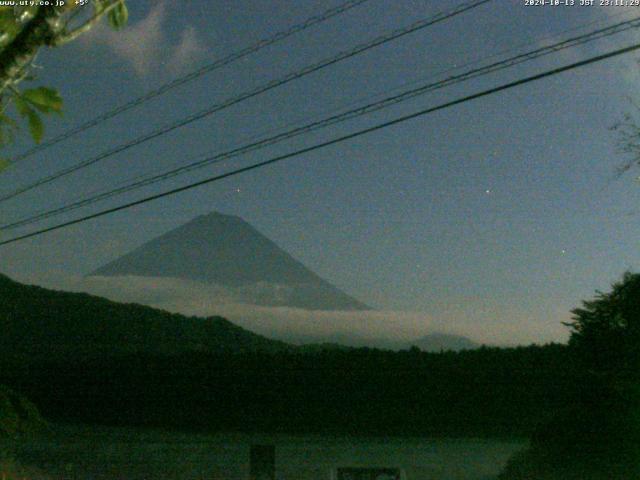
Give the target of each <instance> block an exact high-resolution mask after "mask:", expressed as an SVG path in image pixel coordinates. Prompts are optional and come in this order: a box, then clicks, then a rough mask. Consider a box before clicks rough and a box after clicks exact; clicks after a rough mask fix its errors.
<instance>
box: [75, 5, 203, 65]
mask: <svg viewBox="0 0 640 480" xmlns="http://www.w3.org/2000/svg"><path fill="white" fill-rule="evenodd" d="M167 10H168V9H167V3H166V2H164V1H163V2H159V3H157V4H156V5H155V6H154V7H153V8H152V9H151V11H150V12H149V13H148V15H147V16H146V17H145V18H143V19H142V20H140V21H138V22H137V23H134V24H129V25H128V26H127V27H126V28H124V29H122V30H120V31H117V32H116V31H113V30H111V29H109V28H108V27H107V26H106V25H100V26H99V27H97V28H96V29H95V31H93V32H91V33H90V34H89V35H87V36H86V37H85V38H86V39H87V40H86V41H88V42H91V41H92V42H96V43H99V44H102V45H104V46H106V47H107V48H109V49H111V50H112V51H113V52H114V53H115V54H116V55H117V56H118V57H120V58H121V59H122V60H124V61H125V62H126V63H128V64H129V65H130V66H131V67H132V68H133V69H134V71H135V72H136V73H137V74H138V75H139V76H146V75H149V74H150V73H152V72H154V71H155V70H156V69H157V68H159V67H162V68H164V69H166V70H167V71H168V72H169V73H172V74H178V73H181V72H182V71H184V70H185V69H187V68H189V67H190V66H192V65H193V64H194V63H196V62H198V61H199V60H200V59H201V58H202V56H203V55H204V53H205V52H206V47H205V46H204V45H203V44H202V43H201V41H200V38H199V36H198V33H197V31H196V29H195V28H193V27H187V28H186V29H184V30H183V31H182V32H181V34H180V40H179V42H178V43H177V44H176V45H172V41H171V40H170V39H169V38H168V36H167V30H166V28H165V26H166V24H167V23H168V22H169V21H170V18H168V13H167Z"/></svg>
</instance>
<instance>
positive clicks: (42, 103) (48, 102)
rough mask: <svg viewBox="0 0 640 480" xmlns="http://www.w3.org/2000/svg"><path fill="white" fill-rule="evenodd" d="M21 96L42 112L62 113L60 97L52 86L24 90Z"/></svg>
mask: <svg viewBox="0 0 640 480" xmlns="http://www.w3.org/2000/svg"><path fill="white" fill-rule="evenodd" d="M22 98H23V99H24V100H26V101H27V102H29V103H30V104H31V105H33V106H34V107H36V108H37V109H38V110H40V111H41V112H42V113H51V112H56V113H62V98H61V97H60V94H59V93H58V92H57V91H56V90H54V89H52V88H47V87H39V88H32V89H30V90H25V91H24V92H23V93H22Z"/></svg>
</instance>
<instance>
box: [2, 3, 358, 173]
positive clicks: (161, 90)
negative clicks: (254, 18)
mask: <svg viewBox="0 0 640 480" xmlns="http://www.w3.org/2000/svg"><path fill="white" fill-rule="evenodd" d="M368 1H370V0H349V1H348V2H345V3H343V4H341V5H338V6H336V7H333V8H330V9H329V10H326V11H324V12H322V13H320V14H318V15H314V16H312V17H309V18H307V19H306V20H304V21H303V22H301V23H298V24H295V25H292V26H291V27H289V28H288V29H286V30H283V31H280V32H277V33H275V34H274V35H272V36H270V37H266V38H263V39H261V40H259V41H258V42H256V43H254V44H253V45H250V46H248V47H246V48H243V49H242V50H239V51H237V52H233V53H231V54H229V55H227V56H226V57H223V58H221V59H219V60H216V61H214V62H212V63H209V64H207V65H203V66H202V67H200V68H198V69H197V70H194V71H192V72H190V73H188V74H186V75H184V76H182V77H178V78H176V79H174V80H172V81H170V82H168V83H165V84H164V85H161V86H160V87H158V88H156V89H154V90H150V91H148V92H147V93H145V94H144V95H142V96H140V97H138V98H135V99H133V100H130V101H129V102H127V103H124V104H122V105H120V106H118V107H116V108H114V109H112V110H109V111H107V112H104V113H103V114H101V115H98V116H97V117H94V118H92V119H91V120H88V121H87V122H85V123H82V124H80V125H77V126H76V127H73V128H71V129H69V130H67V131H65V132H63V133H61V134H60V135H57V136H55V137H53V138H51V139H49V140H46V141H44V142H42V143H41V144H39V145H36V146H34V147H32V148H30V149H28V150H27V151H25V152H23V153H21V154H19V155H16V156H15V157H13V158H12V159H11V163H15V162H18V161H20V160H24V159H25V158H27V157H30V156H32V155H34V154H35V153H38V152H41V151H42V150H45V149H47V148H49V147H51V146H53V145H56V144H57V143H60V142H62V141H63V140H66V139H68V138H70V137H73V136H74V135H77V134H79V133H81V132H84V131H85V130H88V129H90V128H93V127H95V126H96V125H99V124H100V123H103V122H105V121H107V120H109V119H111V118H113V117H115V116H117V115H120V114H121V113H124V112H126V111H129V110H131V109H132V108H135V107H137V106H139V105H141V104H143V103H146V102H148V101H149V100H151V99H153V98H156V97H159V96H161V95H164V94H165V93H167V92H168V91H170V90H173V89H174V88H177V87H179V86H181V85H184V84H186V83H189V82H191V81H193V80H195V79H197V78H199V77H202V76H203V75H206V74H208V73H210V72H213V71H214V70H217V69H219V68H222V67H225V66H227V65H230V64H232V63H234V62H236V61H238V60H241V59H243V58H244V57H246V56H248V55H250V54H252V53H256V52H258V51H260V50H262V49H263V48H266V47H268V46H270V45H274V44H275V43H278V42H280V41H282V40H285V39H286V38H289V37H291V36H292V35H295V34H297V33H300V32H302V31H304V30H306V29H308V28H310V27H312V26H314V25H317V24H319V23H322V22H324V21H326V20H329V19H331V18H333V17H335V16H337V15H340V14H341V13H344V12H347V11H348V10H351V9H352V8H354V7H357V6H359V5H361V4H363V3H366V2H368Z"/></svg>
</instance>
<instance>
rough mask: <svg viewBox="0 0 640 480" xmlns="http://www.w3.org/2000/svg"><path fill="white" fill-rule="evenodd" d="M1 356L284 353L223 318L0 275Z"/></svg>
mask: <svg viewBox="0 0 640 480" xmlns="http://www.w3.org/2000/svg"><path fill="white" fill-rule="evenodd" d="M0 332H2V334H1V335H0V355H2V356H4V357H5V358H7V356H13V355H17V356H30V357H34V356H44V357H47V356H67V355H73V356H76V355H87V356H93V355H113V354H124V353H139V352H144V353H154V354H173V353H179V352H184V351H200V352H208V353H217V352H249V351H280V350H286V349H288V348H289V346H288V345H287V344H285V343H284V342H278V341H275V340H269V339H267V338H265V337H262V336H260V335H257V334H254V333H251V332H249V331H247V330H244V329H243V328H240V327H238V326H236V325H234V324H232V323H231V322H229V321H228V320H225V319H224V318H221V317H209V318H197V317H185V316H183V315H179V314H172V313H168V312H165V311H162V310H158V309H154V308H151V307H146V306H142V305H136V304H122V303H116V302H112V301H110V300H106V299H104V298H100V297H95V296H92V295H87V294H84V293H69V292H58V291H53V290H47V289H44V288H40V287H36V286H28V285H23V284H20V283H18V282H15V281H13V280H11V279H9V278H8V277H6V276H4V275H0Z"/></svg>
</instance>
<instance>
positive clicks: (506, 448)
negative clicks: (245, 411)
mask: <svg viewBox="0 0 640 480" xmlns="http://www.w3.org/2000/svg"><path fill="white" fill-rule="evenodd" d="M252 444H272V445H275V447H276V472H277V475H276V478H278V479H283V480H284V479H291V480H316V479H329V478H331V473H332V471H333V470H334V469H335V468H337V467H365V466H369V467H373V466H389V467H399V468H402V469H403V470H404V472H405V474H406V478H407V480H485V479H493V478H495V477H496V475H497V474H498V473H499V472H500V471H501V469H502V468H503V467H504V465H505V463H506V462H507V459H508V458H509V456H510V455H511V454H512V453H514V452H515V451H517V450H519V449H521V448H523V447H524V446H525V442H523V441H519V440H496V439H470V438H451V439H424V438H398V437H387V438H383V437H375V438H374V437H358V436H330V435H251V434H216V435H206V434H181V433H163V432H160V431H153V430H142V429H124V428H94V427H71V426H54V428H53V431H52V433H50V434H49V435H43V436H39V437H33V438H32V439H30V440H28V441H23V442H22V443H21V444H19V445H18V446H17V447H16V458H17V459H18V460H19V461H20V462H21V463H24V464H29V465H34V466H36V467H38V469H39V470H41V471H44V472H46V473H47V474H48V475H49V476H50V477H51V478H56V479H58V478H64V479H83V480H85V479H96V480H98V479H104V480H106V479H119V480H120V479H126V480H129V479H131V480H142V479H146V480H150V479H160V478H162V479H176V480H177V479H181V480H191V479H194V480H195V479H205V478H206V479H211V480H218V479H219V480H222V479H224V480H246V479H247V478H248V477H249V448H250V445H252Z"/></svg>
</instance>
